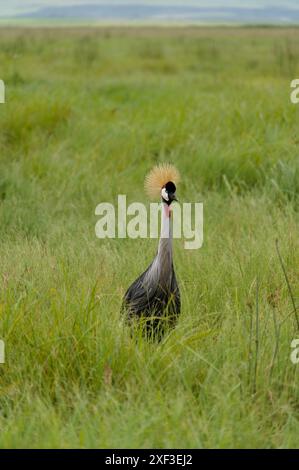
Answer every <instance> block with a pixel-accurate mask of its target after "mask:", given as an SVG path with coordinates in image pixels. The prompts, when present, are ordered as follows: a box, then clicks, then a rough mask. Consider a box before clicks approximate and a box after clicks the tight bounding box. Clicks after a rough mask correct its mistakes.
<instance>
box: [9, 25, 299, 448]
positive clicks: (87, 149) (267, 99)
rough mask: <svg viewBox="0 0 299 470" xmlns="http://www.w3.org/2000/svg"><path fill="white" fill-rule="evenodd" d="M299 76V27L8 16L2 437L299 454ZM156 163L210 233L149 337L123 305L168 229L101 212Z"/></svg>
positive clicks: (180, 269) (178, 263)
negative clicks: (166, 322)
mask: <svg viewBox="0 0 299 470" xmlns="http://www.w3.org/2000/svg"><path fill="white" fill-rule="evenodd" d="M298 75H299V29H296V28H293V29H292V28H229V27H227V28H224V27H223V28H214V27H213V28H212V27H211V28H201V27H184V28H174V27H173V28H166V27H164V28H155V27H135V28H133V27H118V28H113V27H94V28H88V27H81V28H80V27H76V28H54V27H47V28H46V27H45V28H29V27H28V28H25V27H18V28H14V27H4V26H3V27H1V28H0V78H1V79H2V80H4V82H5V85H6V103H5V104H1V105H0V339H2V340H4V342H5V353H6V360H5V363H4V364H1V365H0V429H1V433H0V447H2V448H9V447H12V448H16V447H22V448H27V447H42V448H52V447H58V448H66V447H81V448H90V447H91V448H95V447H100V448H126V447H128V448H136V447H137V448H138V447H144V448H145V447H157V448H163V447H165V448H172V447H178V448H182V447H185V448H226V447H228V448H261V447H266V448H290V447H298V442H299V441H298V437H299V422H298V414H299V387H298V385H299V384H298V378H299V375H298V374H299V364H298V365H295V364H293V363H292V362H291V360H290V354H291V341H292V340H293V339H295V338H299V330H298V323H297V320H296V315H297V316H298V315H299V313H298V312H297V309H298V296H299V283H298V269H299V158H298V156H299V147H298V146H299V137H298V128H299V105H294V104H292V103H291V102H290V91H291V89H290V82H291V80H293V79H294V78H297V77H298ZM296 76H297V77H296ZM158 162H171V163H173V164H174V165H176V166H177V168H178V169H179V171H180V173H181V176H182V182H181V184H180V185H179V186H178V191H177V196H178V199H179V200H180V201H181V202H203V204H204V243H203V246H202V248H201V249H198V250H185V249H184V243H183V240H174V263H175V268H176V273H177V278H178V281H179V285H180V289H181V297H182V312H181V316H180V318H179V321H178V324H177V326H176V328H175V329H173V330H171V331H169V332H168V333H167V334H166V336H165V338H164V340H163V341H161V342H160V343H153V342H148V341H146V340H145V339H144V338H142V336H141V335H138V332H136V334H135V335H133V336H132V335H131V334H130V331H129V330H128V327H127V326H126V325H124V323H123V322H122V319H121V316H120V306H121V300H122V296H123V294H124V292H125V290H126V288H127V287H128V286H129V285H130V283H131V282H132V281H133V280H134V279H135V278H136V277H137V276H138V275H139V274H140V273H141V272H142V271H143V270H144V269H145V268H146V267H147V266H148V264H149V263H150V262H151V260H152V258H153V256H154V254H155V251H156V247H157V240H152V239H135V240H133V239H129V238H128V239H104V240H100V239H97V238H96V236H95V224H96V222H97V217H96V216H95V208H96V206H97V204H99V203H100V202H105V201H106V202H111V203H113V204H116V203H117V195H118V194H126V195H127V200H128V203H130V202H133V201H140V202H143V203H145V204H149V201H147V198H146V195H145V194H144V190H143V181H144V176H145V174H146V173H147V172H148V171H149V170H150V169H151V168H152V167H153V166H154V165H155V164H156V163H158Z"/></svg>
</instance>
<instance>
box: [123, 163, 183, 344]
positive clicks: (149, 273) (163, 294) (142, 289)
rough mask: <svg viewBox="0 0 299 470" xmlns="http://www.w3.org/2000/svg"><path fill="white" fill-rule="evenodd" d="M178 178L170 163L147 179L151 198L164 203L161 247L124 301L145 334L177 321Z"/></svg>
mask: <svg viewBox="0 0 299 470" xmlns="http://www.w3.org/2000/svg"><path fill="white" fill-rule="evenodd" d="M179 179H180V176H179V172H178V171H177V169H176V168H175V167H174V166H173V165H170V164H161V165H158V166H156V167H154V168H153V169H152V171H151V172H150V173H149V174H148V175H147V177H146V179H145V189H146V192H147V194H148V195H149V196H150V197H152V198H153V197H155V198H157V197H160V198H161V203H162V222H161V234H160V240H159V245H158V251H157V254H156V256H155V258H154V259H153V261H152V263H151V264H150V265H149V267H148V268H147V270H146V271H144V273H142V274H141V275H140V276H139V277H138V278H137V279H136V281H134V282H133V284H132V285H131V286H130V287H129V288H128V290H127V292H126V293H125V295H124V299H123V304H122V312H123V313H124V314H125V316H126V318H127V320H128V321H129V323H132V322H134V321H136V320H137V321H140V322H141V326H142V330H143V332H144V333H145V334H146V336H147V337H148V338H150V339H156V340H160V339H161V338H162V337H163V334H164V333H165V330H166V329H167V328H169V327H172V326H174V325H175V322H176V319H177V316H178V315H179V313H180V308H181V301H180V291H179V287H178V284H177V280H176V276H175V272H174V267H173V256H172V222H171V204H172V202H173V201H176V196H175V193H176V184H177V183H178V181H179Z"/></svg>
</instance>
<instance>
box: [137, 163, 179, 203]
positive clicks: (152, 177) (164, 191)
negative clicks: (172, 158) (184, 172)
mask: <svg viewBox="0 0 299 470" xmlns="http://www.w3.org/2000/svg"><path fill="white" fill-rule="evenodd" d="M179 180H180V174H179V172H178V170H177V169H176V168H175V167H174V166H173V165H171V164H169V163H162V164H160V165H157V166H155V167H154V168H153V169H152V170H151V171H150V172H149V174H148V175H147V176H146V178H145V190H146V192H147V194H148V195H149V196H150V197H151V198H158V197H159V196H160V197H161V198H162V202H164V203H165V204H167V205H168V206H170V204H171V203H172V201H176V200H177V199H176V196H175V193H176V183H178V182H179Z"/></svg>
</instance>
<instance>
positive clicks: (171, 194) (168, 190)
mask: <svg viewBox="0 0 299 470" xmlns="http://www.w3.org/2000/svg"><path fill="white" fill-rule="evenodd" d="M175 192H176V185H175V184H174V183H173V182H172V181H168V182H167V183H166V184H165V185H164V186H163V188H162V189H161V198H162V201H163V202H165V203H166V204H167V205H168V206H170V204H171V203H172V201H177V198H176V196H175Z"/></svg>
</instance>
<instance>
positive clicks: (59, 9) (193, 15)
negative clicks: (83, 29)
mask: <svg viewBox="0 0 299 470" xmlns="http://www.w3.org/2000/svg"><path fill="white" fill-rule="evenodd" d="M18 18H35V19H38V18H40V19H63V20H72V19H73V20H80V19H81V20H96V21H100V20H106V21H108V20H124V21H130V20H135V21H136V20H139V21H140V20H149V21H187V22H190V21H191V22H192V21H200V22H206V23H210V22H214V23H215V22H216V23H255V24H256V23H271V24H272V23H279V24H294V23H299V9H298V10H296V9H290V8H288V7H283V6H282V7H279V8H278V7H265V8H237V7H235V8H232V7H227V8H207V7H206V8H203V7H196V6H194V7H193V6H183V5H180V6H171V5H169V6H166V5H164V6H163V5H138V4H128V5H124V4H121V5H115V4H114V5H109V4H108V3H107V4H102V5H93V4H89V5H73V6H50V7H43V8H39V9H37V10H35V11H32V12H31V13H26V14H22V15H18Z"/></svg>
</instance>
